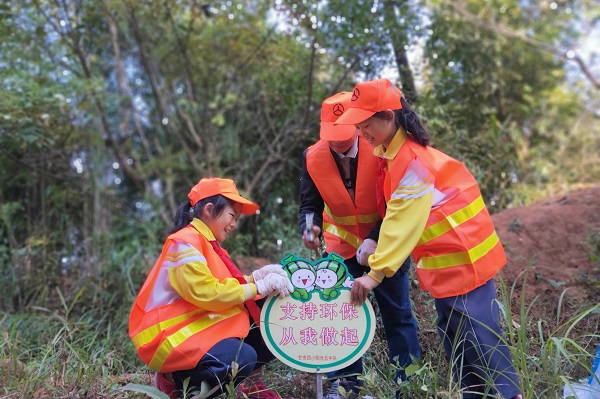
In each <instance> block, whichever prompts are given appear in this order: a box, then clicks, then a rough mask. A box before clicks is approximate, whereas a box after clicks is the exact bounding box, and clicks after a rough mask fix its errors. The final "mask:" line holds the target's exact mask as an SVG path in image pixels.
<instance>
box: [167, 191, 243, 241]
mask: <svg viewBox="0 0 600 399" xmlns="http://www.w3.org/2000/svg"><path fill="white" fill-rule="evenodd" d="M234 202H235V201H233V200H230V199H229V198H225V197H223V196H222V195H221V194H217V195H213V196H212V197H208V198H203V199H201V200H200V201H198V202H197V203H196V205H195V206H194V207H192V205H191V204H190V201H185V202H182V203H181V205H179V208H177V212H176V213H175V222H174V224H173V228H172V229H171V231H169V235H171V234H173V233H176V232H178V231H179V230H181V229H183V228H184V227H185V226H187V225H188V224H190V223H191V222H192V220H193V219H194V218H196V219H200V220H202V209H203V208H204V205H206V204H208V203H212V204H213V210H212V213H211V215H210V216H211V217H212V218H213V219H214V218H217V217H219V215H221V213H223V211H224V210H225V207H226V206H227V205H231V204H233V203H234Z"/></svg>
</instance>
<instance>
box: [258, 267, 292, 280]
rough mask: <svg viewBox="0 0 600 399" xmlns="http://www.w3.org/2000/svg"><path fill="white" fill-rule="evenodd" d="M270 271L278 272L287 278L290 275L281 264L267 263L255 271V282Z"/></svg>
mask: <svg viewBox="0 0 600 399" xmlns="http://www.w3.org/2000/svg"><path fill="white" fill-rule="evenodd" d="M270 273H277V274H280V275H282V276H283V277H286V278H287V276H288V275H287V273H286V272H285V270H283V266H281V265H279V264H272V265H265V266H263V267H261V268H260V269H257V270H255V271H253V272H252V278H253V279H254V281H255V282H256V281H260V280H262V279H263V278H264V277H265V276H266V275H268V274H270Z"/></svg>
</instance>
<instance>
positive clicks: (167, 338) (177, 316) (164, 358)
mask: <svg viewBox="0 0 600 399" xmlns="http://www.w3.org/2000/svg"><path fill="white" fill-rule="evenodd" d="M174 240H180V241H184V242H186V243H188V244H190V245H192V246H194V247H195V248H196V249H197V250H198V251H200V253H201V254H202V255H203V256H204V257H205V258H206V264H207V265H208V267H209V269H210V271H211V273H212V274H213V276H215V277H216V278H218V279H219V280H223V279H225V278H232V275H231V273H230V272H229V270H228V269H227V267H226V266H225V264H224V263H223V261H222V260H221V258H219V256H218V255H217V254H216V252H215V251H214V250H213V248H212V245H211V244H210V242H209V241H208V240H207V239H206V238H205V237H204V236H203V235H202V234H201V233H199V232H198V231H197V230H196V229H195V228H194V227H193V226H191V225H189V226H187V227H185V228H183V229H181V230H179V231H178V232H176V233H174V234H172V235H170V236H169V237H168V238H167V240H166V242H165V245H164V247H163V250H162V253H161V255H160V257H159V258H158V260H157V261H156V263H155V264H154V267H153V268H152V271H151V272H150V274H149V275H148V278H147V279H146V282H145V283H144V285H143V286H142V289H141V290H140V293H139V294H138V297H137V298H136V300H135V302H134V304H133V308H132V310H131V314H130V316H129V336H130V337H131V339H132V341H133V344H134V345H135V347H136V349H137V351H138V355H139V356H140V358H141V359H142V361H144V363H146V364H147V365H148V366H149V367H150V368H151V369H152V370H154V371H160V372H163V373H169V372H173V371H178V370H189V369H192V368H194V367H196V366H197V365H198V362H199V361H200V359H201V358H202V356H204V354H206V352H207V351H208V350H209V349H210V348H212V347H213V346H214V345H215V344H216V343H217V342H219V341H221V340H223V339H225V338H244V337H246V336H247V335H248V331H249V329H250V319H249V316H248V312H247V310H246V309H245V308H244V305H243V304H239V305H236V306H232V307H230V308H229V309H225V310H224V311H220V312H218V313H215V312H211V311H208V310H206V309H202V308H199V307H198V306H197V305H194V304H191V303H190V302H187V301H186V300H184V299H183V298H179V299H177V300H175V301H174V302H172V303H164V304H158V305H156V306H154V307H153V308H152V309H146V305H147V303H148V299H149V298H150V297H151V295H152V294H153V293H155V292H158V291H160V290H163V291H164V286H165V285H169V281H168V273H162V274H160V273H159V272H160V271H161V269H163V268H168V267H169V266H168V262H165V260H167V261H168V259H165V258H166V256H167V250H168V247H169V244H170V243H171V242H172V241H174ZM159 276H162V277H159ZM161 278H162V279H163V280H164V279H166V281H160V280H161Z"/></svg>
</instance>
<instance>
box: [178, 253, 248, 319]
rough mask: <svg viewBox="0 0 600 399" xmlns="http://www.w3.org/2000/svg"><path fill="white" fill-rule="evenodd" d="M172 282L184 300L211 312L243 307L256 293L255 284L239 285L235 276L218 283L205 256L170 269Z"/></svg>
mask: <svg viewBox="0 0 600 399" xmlns="http://www.w3.org/2000/svg"><path fill="white" fill-rule="evenodd" d="M192 248H193V247H192ZM193 250H196V249H195V248H193ZM196 251H197V250H196ZM189 253H190V252H189V248H188V252H187V254H189ZM188 256H189V255H188ZM169 283H170V284H171V286H172V287H173V289H174V290H175V291H176V292H177V293H178V294H179V295H180V296H181V297H182V298H183V299H185V300H186V301H188V302H190V303H193V304H194V305H196V306H198V307H200V308H202V309H206V310H209V311H212V312H219V311H223V310H225V309H228V308H230V307H232V306H235V305H240V304H242V303H243V302H244V301H246V300H247V299H251V298H254V297H256V294H257V291H256V285H254V284H252V283H249V284H240V282H239V281H238V280H237V279H235V278H233V277H232V278H226V279H223V281H219V279H217V278H216V277H214V276H213V275H212V273H211V272H210V269H209V268H208V266H207V264H206V259H204V256H200V257H196V258H193V257H192V259H190V261H189V262H185V263H182V264H179V265H176V266H175V267H171V268H170V269H169Z"/></svg>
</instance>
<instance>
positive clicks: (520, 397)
mask: <svg viewBox="0 0 600 399" xmlns="http://www.w3.org/2000/svg"><path fill="white" fill-rule="evenodd" d="M513 399H523V396H521V394H519V395H517V396H515V397H514V398H513Z"/></svg>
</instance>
